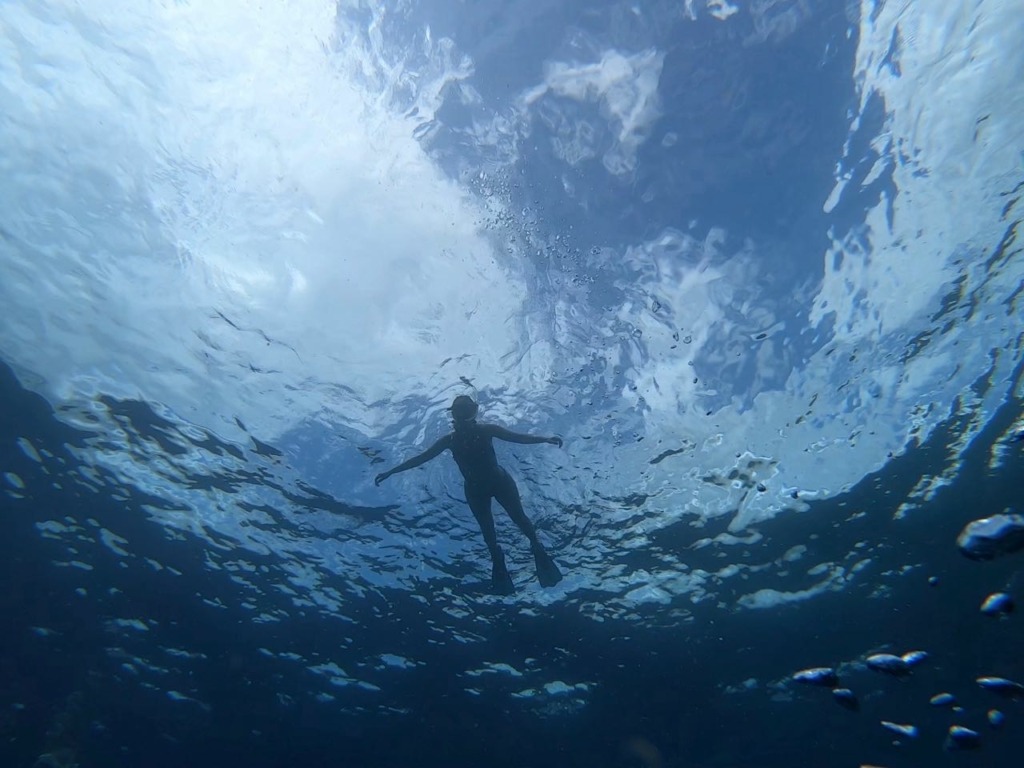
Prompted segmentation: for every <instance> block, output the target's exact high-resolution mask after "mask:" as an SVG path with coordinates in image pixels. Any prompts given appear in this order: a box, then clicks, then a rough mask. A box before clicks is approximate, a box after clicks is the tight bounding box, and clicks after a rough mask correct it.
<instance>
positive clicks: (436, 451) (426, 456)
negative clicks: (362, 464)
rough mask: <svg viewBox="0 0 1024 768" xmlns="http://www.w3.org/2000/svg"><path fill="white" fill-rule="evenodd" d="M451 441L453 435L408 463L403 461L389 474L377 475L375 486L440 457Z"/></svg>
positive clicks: (445, 437)
mask: <svg viewBox="0 0 1024 768" xmlns="http://www.w3.org/2000/svg"><path fill="white" fill-rule="evenodd" d="M451 439H452V436H451V435H445V436H444V437H442V438H441V439H440V440H438V441H437V442H436V443H434V444H433V445H432V446H430V447H429V448H427V450H425V451H424V452H423V453H421V454H418V455H416V456H413V457H412V458H411V459H409V460H408V461H403V462H402V463H401V464H399V465H398V466H397V467H394V468H392V469H389V470H388V471H387V472H381V473H380V474H379V475H377V477H375V478H374V479H373V483H374V485H380V484H381V483H383V482H384V481H385V480H387V479H388V478H389V477H391V476H392V475H397V474H398V473H399V472H405V470H407V469H412V468H413V467H418V466H419V465H420V464H426V463H427V462H428V461H430V460H431V459H432V458H434V457H435V456H438V455H440V453H441V452H442V451H443V450H444V449H445V448H447V447H448V445H449V443H451Z"/></svg>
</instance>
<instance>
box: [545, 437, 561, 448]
mask: <svg viewBox="0 0 1024 768" xmlns="http://www.w3.org/2000/svg"><path fill="white" fill-rule="evenodd" d="M548 442H549V443H551V444H552V445H557V446H558V447H559V448H561V447H562V438H560V437H549V438H548Z"/></svg>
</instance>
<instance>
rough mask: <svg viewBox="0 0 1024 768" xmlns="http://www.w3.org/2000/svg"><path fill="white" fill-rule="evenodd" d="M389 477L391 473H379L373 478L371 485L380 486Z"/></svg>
mask: <svg viewBox="0 0 1024 768" xmlns="http://www.w3.org/2000/svg"><path fill="white" fill-rule="evenodd" d="M389 477H391V473H390V472H381V473H380V474H379V475H377V476H376V477H375V478H373V484H374V485H380V484H381V483H383V482H384V481H385V480H387V479H388V478H389Z"/></svg>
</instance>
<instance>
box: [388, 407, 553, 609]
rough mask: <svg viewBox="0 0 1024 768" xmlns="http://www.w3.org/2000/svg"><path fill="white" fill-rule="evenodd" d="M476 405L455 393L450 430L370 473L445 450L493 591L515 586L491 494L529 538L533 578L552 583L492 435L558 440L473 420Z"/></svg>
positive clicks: (411, 463) (406, 464) (510, 439)
mask: <svg viewBox="0 0 1024 768" xmlns="http://www.w3.org/2000/svg"><path fill="white" fill-rule="evenodd" d="M478 409H479V406H477V404H476V402H474V400H473V398H471V397H469V396H467V395H459V396H458V397H456V398H455V400H454V401H453V402H452V405H451V408H450V410H451V413H452V427H453V430H452V432H451V433H450V434H447V435H445V436H444V437H442V438H441V439H440V440H438V441H437V442H436V443H434V444H433V445H432V446H430V447H429V448H427V450H425V451H423V453H420V454H419V455H417V456H413V457H412V458H411V459H409V460H408V461H404V462H402V463H401V464H399V465H398V466H397V467H394V468H393V469H389V470H388V471H387V472H381V473H380V474H379V475H377V477H376V478H375V479H374V483H376V484H377V485H380V484H381V483H382V482H384V481H385V480H387V479H388V478H389V477H391V476H392V475H394V474H397V473H398V472H404V471H405V470H407V469H412V468H413V467H418V466H420V465H421V464H425V463H426V462H428V461H430V460H431V459H433V458H435V457H436V456H439V455H440V454H441V453H442V452H444V451H446V450H448V451H451V452H452V456H454V457H455V463H456V464H457V465H458V467H459V471H460V472H462V477H463V479H464V480H465V488H466V501H467V503H468V504H469V508H470V510H472V512H473V517H475V518H476V521H477V523H479V525H480V531H481V532H482V533H483V536H484V543H485V544H487V549H488V551H489V552H490V553H491V586H492V588H493V589H494V591H495V592H496V593H497V594H502V595H508V594H512V592H514V591H515V586H514V585H513V584H512V577H511V576H509V573H508V569H507V568H506V567H505V555H504V553H503V552H502V551H501V547H499V546H498V537H497V535H496V534H495V531H494V518H493V517H492V515H491V499H497V501H498V503H499V504H501V506H502V507H504V509H505V511H506V512H507V513H508V516H509V517H510V518H511V519H512V522H514V523H515V524H516V525H517V526H519V530H521V531H522V532H523V533H524V534H526V538H527V539H529V540H530V548H531V550H532V551H533V559H534V562H535V563H536V566H537V580H538V581H539V582H540V583H541V586H544V587H553V586H554V585H555V584H557V583H558V582H559V581H561V580H562V573H561V571H559V570H558V566H557V565H555V561H554V560H552V559H551V556H550V555H548V553H547V551H546V550H545V549H544V545H543V544H541V543H540V540H539V539H538V538H537V531H536V530H534V527H533V524H532V523H531V522H530V519H529V518H528V517H527V516H526V513H525V512H523V504H522V502H521V501H520V500H519V489H518V488H517V487H516V483H515V480H513V479H512V477H511V475H509V473H508V472H506V471H505V468H504V467H502V466H501V465H500V464H498V459H497V457H495V455H494V446H493V445H492V442H491V441H492V440H493V439H494V438H498V439H499V440H506V441H508V442H510V443H523V444H536V443H550V444H551V445H557V446H558V447H561V446H562V438H560V437H540V436H537V435H523V434H520V433H518V432H512V431H511V430H508V429H505V428H504V427H499V426H498V425H496V424H478V423H477V421H476V414H477V410H478Z"/></svg>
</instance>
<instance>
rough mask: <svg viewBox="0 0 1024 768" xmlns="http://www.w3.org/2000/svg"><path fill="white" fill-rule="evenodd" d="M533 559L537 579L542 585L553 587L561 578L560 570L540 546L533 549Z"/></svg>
mask: <svg viewBox="0 0 1024 768" xmlns="http://www.w3.org/2000/svg"><path fill="white" fill-rule="evenodd" d="M533 560H534V562H535V563H536V565H537V581H539V582H540V585H541V586H542V587H553V586H555V584H557V583H558V582H560V581H561V580H562V572H561V571H560V570H558V566H557V565H555V561H554V560H552V559H551V555H549V554H548V553H547V552H545V551H544V550H543V549H542V548H540V547H537V548H535V549H534V550H533Z"/></svg>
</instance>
